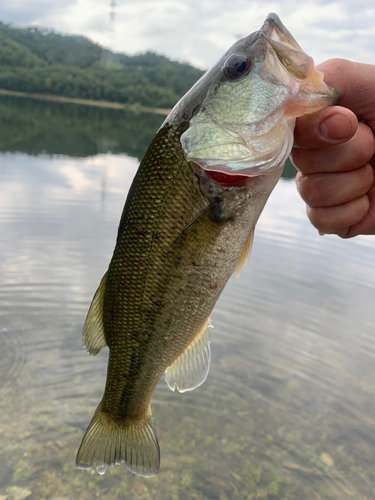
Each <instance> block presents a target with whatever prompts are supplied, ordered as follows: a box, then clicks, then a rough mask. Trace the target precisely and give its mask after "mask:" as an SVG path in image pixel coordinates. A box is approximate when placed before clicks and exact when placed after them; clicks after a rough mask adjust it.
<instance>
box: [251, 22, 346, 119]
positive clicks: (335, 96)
mask: <svg viewBox="0 0 375 500" xmlns="http://www.w3.org/2000/svg"><path fill="white" fill-rule="evenodd" d="M260 35H261V36H262V37H263V38H264V39H265V41H266V43H267V45H268V46H269V48H270V49H271V50H273V52H274V54H275V55H276V56H277V58H278V59H279V61H280V62H281V64H282V65H283V66H284V68H285V69H286V70H287V71H288V73H289V74H290V75H291V77H292V79H294V82H295V83H294V85H293V82H289V85H290V86H291V89H292V92H293V90H294V91H295V92H294V96H293V99H292V100H291V101H290V102H289V103H288V105H287V107H286V110H285V117H286V118H297V117H298V116H302V115H304V114H309V113H315V112H317V111H319V110H320V109H323V108H325V107H327V106H332V105H334V104H336V103H337V101H338V100H339V97H340V95H339V93H338V92H337V91H336V90H334V89H332V88H330V87H328V85H327V84H326V83H324V81H323V79H324V74H323V73H322V72H321V71H319V70H317V69H316V68H315V67H314V59H313V58H312V57H311V56H309V55H308V54H306V53H305V52H304V51H303V50H302V48H301V47H300V45H299V44H298V43H297V41H296V40H295V39H294V37H293V35H292V34H291V33H290V32H289V31H288V29H287V28H286V27H285V26H284V25H283V23H282V22H281V20H280V18H279V16H278V15H277V14H275V13H270V14H268V16H267V18H266V20H265V21H264V23H263V26H262V27H261V29H260Z"/></svg>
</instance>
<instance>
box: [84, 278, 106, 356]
mask: <svg viewBox="0 0 375 500" xmlns="http://www.w3.org/2000/svg"><path fill="white" fill-rule="evenodd" d="M106 281H107V273H105V275H104V276H103V278H102V281H101V282H100V285H99V287H98V289H97V290H96V292H95V295H94V298H93V299H92V302H91V305H90V309H89V312H88V313H87V317H86V321H85V325H84V327H83V333H82V340H83V345H84V346H85V348H86V350H87V352H88V353H89V354H90V356H96V355H97V354H98V352H100V351H101V350H102V349H103V348H104V347H106V345H107V342H106V340H105V337H104V326H103V298H104V292H105V284H106Z"/></svg>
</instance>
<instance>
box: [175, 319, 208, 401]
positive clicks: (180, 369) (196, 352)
mask: <svg viewBox="0 0 375 500" xmlns="http://www.w3.org/2000/svg"><path fill="white" fill-rule="evenodd" d="M209 327H212V323H211V320H210V318H208V320H207V321H206V323H205V324H204V325H203V327H202V328H201V329H200V330H199V332H198V334H197V335H196V337H195V338H194V340H193V341H192V342H191V344H190V345H189V346H188V347H187V349H186V350H185V351H184V352H183V353H182V354H181V356H180V357H178V358H177V359H176V361H174V363H172V364H171V365H170V366H168V368H167V370H166V372H165V381H166V383H167V385H168V387H169V388H170V389H171V390H172V391H174V390H175V389H176V388H177V390H178V391H179V392H185V391H192V390H193V389H195V388H196V387H199V386H200V385H202V384H203V382H204V381H205V380H206V378H207V375H208V371H209V369H210V360H211V349H210V335H209V332H208V328H209Z"/></svg>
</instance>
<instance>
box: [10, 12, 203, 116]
mask: <svg viewBox="0 0 375 500" xmlns="http://www.w3.org/2000/svg"><path fill="white" fill-rule="evenodd" d="M202 74H203V71H201V70H199V69H197V68H194V67H193V66H190V65H189V64H182V63H178V62H175V61H171V60H170V59H168V58H167V57H164V56H161V55H158V54H155V53H153V52H146V53H145V54H140V55H136V56H128V55H126V54H118V53H112V52H110V51H109V50H106V49H104V48H103V47H101V46H100V45H98V44H96V43H93V42H92V41H90V40H89V39H87V38H85V37H83V36H72V35H63V34H59V33H56V32H54V31H51V30H47V29H44V28H35V27H31V28H17V27H14V26H12V25H9V24H5V23H2V22H0V88H2V89H8V90H16V91H19V92H30V93H39V94H54V95H62V96H65V97H75V98H81V99H94V100H104V101H112V102H121V103H128V104H136V103H137V104H141V105H143V106H152V107H161V108H170V107H172V106H173V105H174V104H175V103H176V102H177V100H178V99H179V98H180V97H181V96H182V95H183V94H184V93H185V92H186V91H187V90H188V89H189V88H190V87H191V86H192V85H193V84H194V83H195V82H196V81H197V80H198V78H200V76H201V75H202Z"/></svg>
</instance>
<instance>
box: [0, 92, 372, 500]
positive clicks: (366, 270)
mask: <svg viewBox="0 0 375 500" xmlns="http://www.w3.org/2000/svg"><path fill="white" fill-rule="evenodd" d="M161 120H162V117H159V116H154V115H144V114H142V115H134V114H131V113H126V112H124V111H117V110H100V109H96V108H85V107H80V106H74V105H60V104H51V103H48V104H47V103H36V102H34V101H29V100H24V99H16V98H2V99H0V151H1V153H0V193H1V196H0V335H1V341H2V343H1V354H0V436H1V445H2V446H1V448H0V459H1V463H2V467H1V468H0V498H2V496H4V497H5V498H7V499H9V500H10V499H13V498H16V497H17V495H22V494H23V497H25V495H26V494H27V495H29V498H30V499H31V500H40V499H46V500H47V499H48V500H52V499H55V500H57V499H60V500H61V499H65V500H67V499H69V500H78V499H82V500H91V499H96V498H101V499H103V500H110V499H111V500H113V499H117V498H119V499H121V498H126V499H128V500H129V499H131V500H133V499H134V500H141V499H152V500H154V499H166V500H169V499H170V500H178V499H181V500H182V499H184V500H185V499H198V500H208V499H209V500H254V499H269V500H289V499H290V500H301V499H309V500H310V499H311V500H315V499H316V500H321V499H323V500H328V499H337V500H339V499H340V500H346V499H353V498H354V499H356V500H362V499H373V498H375V494H374V491H375V461H374V453H375V438H374V436H375V417H374V415H375V386H374V383H373V381H374V376H375V342H374V323H375V307H374V304H375V263H374V249H375V238H374V237H358V238H355V239H353V240H350V241H342V240H340V239H339V238H337V237H334V236H324V237H319V236H318V234H317V232H316V230H315V229H314V228H313V227H312V226H310V224H309V222H308V220H307V218H306V216H305V211H304V205H303V203H302V201H301V200H300V199H299V197H298V195H297V192H296V189H295V186H294V182H293V181H291V180H287V179H282V180H281V181H280V182H279V184H278V186H277V187H276V189H275V191H274V193H273V194H272V196H271V198H270V200H269V202H268V204H267V206H266V208H265V210H264V213H263V214H262V216H261V219H260V221H259V224H258V227H257V230H256V237H255V243H254V249H253V253H252V256H251V260H250V263H249V265H248V266H247V268H246V269H245V271H244V273H243V275H242V276H241V278H240V279H239V280H238V281H237V282H234V281H233V280H231V281H230V282H229V284H228V286H227V287H226V289H225V291H224V293H223V294H222V296H221V298H220V300H219V302H218V303H217V305H216V307H215V310H214V313H213V315H212V319H213V322H214V325H215V328H214V330H212V331H211V339H212V344H211V347H212V363H211V370H210V374H209V376H208V379H207V381H206V382H205V384H204V385H203V386H201V387H200V388H198V389H196V390H195V391H193V392H191V393H185V394H178V393H177V394H176V393H172V392H171V391H169V389H168V388H167V386H166V384H165V383H164V381H163V380H162V381H161V382H160V383H159V385H158V387H157V389H156V391H155V394H154V399H153V414H154V418H155V422H156V426H157V430H158V437H159V441H160V446H161V452H162V463H161V470H160V473H159V474H158V475H157V476H155V477H154V478H151V479H144V478H140V477H136V476H133V475H131V474H130V473H129V472H128V471H127V470H126V469H125V468H124V467H122V466H121V467H114V468H112V469H110V471H108V472H107V473H106V474H105V475H104V476H99V474H97V473H94V472H92V471H80V470H77V469H75V466H74V459H75V454H76V451H77V448H78V446H79V444H80V441H81V438H82V435H83V432H84V430H85V428H86V426H87V425H88V423H89V420H90V418H91V416H92V413H93V411H94V409H95V407H96V405H97V403H98V402H99V401H100V398H101V395H102V391H103V388H104V383H105V373H106V362H107V352H106V351H104V352H101V353H100V354H99V355H98V356H97V357H96V358H90V357H89V356H88V355H87V354H86V353H85V351H84V350H83V348H82V344H81V331H82V326H83V322H84V319H85V315H86V313H87V309H88V306H89V303H90V301H91V299H92V296H93V294H94V292H95V290H96V287H97V285H98V283H99V281H100V279H101V277H102V275H103V274H104V272H105V270H106V268H107V266H108V263H109V260H110V257H111V254H112V251H113V248H114V243H115V238H116V232H117V225H118V222H119V218H120V214H121V211H122V208H123V204H124V201H125V197H126V193H127V191H128V189H129V186H130V183H131V181H132V178H133V176H134V174H135V172H136V169H137V166H138V159H139V158H140V157H141V156H142V155H143V154H144V151H145V149H146V147H147V144H148V143H149V142H150V140H151V138H152V136H153V134H154V133H155V131H156V129H157V128H158V126H159V125H160V122H161ZM289 176H290V174H289Z"/></svg>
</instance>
